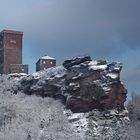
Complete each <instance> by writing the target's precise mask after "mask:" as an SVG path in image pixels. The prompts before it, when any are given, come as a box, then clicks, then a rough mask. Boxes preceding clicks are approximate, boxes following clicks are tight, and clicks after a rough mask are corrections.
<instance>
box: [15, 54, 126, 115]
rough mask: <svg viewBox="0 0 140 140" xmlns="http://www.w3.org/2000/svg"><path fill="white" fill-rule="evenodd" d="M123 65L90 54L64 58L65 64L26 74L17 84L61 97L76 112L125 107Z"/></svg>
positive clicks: (40, 93) (26, 88) (34, 91)
mask: <svg viewBox="0 0 140 140" xmlns="http://www.w3.org/2000/svg"><path fill="white" fill-rule="evenodd" d="M121 69H122V65H121V64H120V63H116V62H112V63H110V62H107V61H104V60H98V61H96V60H92V59H91V57H90V56H84V57H77V58H73V59H70V60H66V61H64V63H63V65H60V66H56V67H53V68H49V69H46V70H44V71H40V72H38V73H34V74H32V75H29V76H27V77H25V78H22V79H21V80H20V81H19V82H18V84H17V85H16V86H15V87H16V88H15V93H16V92H17V91H18V90H20V91H23V92H24V93H26V94H29V95H32V94H36V95H39V96H42V97H47V96H49V97H53V98H55V99H61V101H62V102H63V103H64V104H65V105H66V108H67V109H70V110H71V111H72V112H75V113H79V112H88V111H91V110H93V109H100V110H106V109H117V110H123V109H124V102H125V100H126V94H127V90H126V88H125V87H124V85H123V84H122V82H121V81H120V72H121Z"/></svg>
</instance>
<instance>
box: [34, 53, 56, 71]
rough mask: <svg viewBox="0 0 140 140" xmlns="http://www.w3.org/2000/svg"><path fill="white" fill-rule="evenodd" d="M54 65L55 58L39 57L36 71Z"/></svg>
mask: <svg viewBox="0 0 140 140" xmlns="http://www.w3.org/2000/svg"><path fill="white" fill-rule="evenodd" d="M54 66H56V59H55V58H53V57H50V56H47V55H45V56H43V57H41V58H40V59H39V60H38V61H37V63H36V71H40V70H44V69H47V68H51V67H54Z"/></svg>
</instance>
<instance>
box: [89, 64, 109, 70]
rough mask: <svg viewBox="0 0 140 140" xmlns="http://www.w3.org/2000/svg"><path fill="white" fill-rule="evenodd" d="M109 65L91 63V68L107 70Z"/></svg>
mask: <svg viewBox="0 0 140 140" xmlns="http://www.w3.org/2000/svg"><path fill="white" fill-rule="evenodd" d="M106 68H107V65H91V66H90V67H89V69H90V70H105V69H106Z"/></svg>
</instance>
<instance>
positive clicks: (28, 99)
mask: <svg viewBox="0 0 140 140" xmlns="http://www.w3.org/2000/svg"><path fill="white" fill-rule="evenodd" d="M13 83H14V81H12V80H9V79H7V76H0V140H80V138H79V137H78V136H77V135H76V133H75V132H74V129H73V127H72V125H71V124H70V123H69V122H68V119H67V117H66V116H65V115H64V113H63V111H64V106H63V105H62V104H61V103H60V102H59V101H57V100H54V99H52V98H41V97H37V96H35V95H33V96H27V95H25V94H23V93H20V92H19V93H17V94H13V92H12V86H13Z"/></svg>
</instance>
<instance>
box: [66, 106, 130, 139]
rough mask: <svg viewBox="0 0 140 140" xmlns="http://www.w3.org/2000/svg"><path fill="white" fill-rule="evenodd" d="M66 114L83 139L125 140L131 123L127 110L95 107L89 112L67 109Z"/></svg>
mask: <svg viewBox="0 0 140 140" xmlns="http://www.w3.org/2000/svg"><path fill="white" fill-rule="evenodd" d="M64 114H65V115H67V117H68V120H69V122H70V123H71V124H72V126H73V129H74V131H75V132H76V133H77V134H79V136H81V139H82V140H93V139H94V140H102V139H107V140H119V139H122V140H123V139H126V137H127V132H126V129H125V128H126V127H127V126H128V124H129V118H128V112H127V111H126V110H123V111H121V112H118V111H117V110H114V109H113V110H107V111H99V110H96V109H94V110H92V111H91V112H88V113H72V112H71V111H69V110H67V111H65V113H64Z"/></svg>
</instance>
